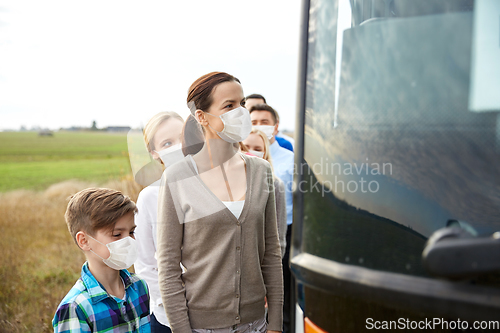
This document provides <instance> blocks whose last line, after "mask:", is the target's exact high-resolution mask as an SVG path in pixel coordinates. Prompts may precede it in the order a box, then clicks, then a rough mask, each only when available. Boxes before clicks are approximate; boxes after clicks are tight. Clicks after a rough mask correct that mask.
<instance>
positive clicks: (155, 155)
mask: <svg viewBox="0 0 500 333" xmlns="http://www.w3.org/2000/svg"><path fill="white" fill-rule="evenodd" d="M150 153H151V156H153V158H154V159H155V160H156V161H158V162H160V163H163V162H162V161H161V158H160V155H159V154H158V153H157V152H156V151H154V150H151V151H150Z"/></svg>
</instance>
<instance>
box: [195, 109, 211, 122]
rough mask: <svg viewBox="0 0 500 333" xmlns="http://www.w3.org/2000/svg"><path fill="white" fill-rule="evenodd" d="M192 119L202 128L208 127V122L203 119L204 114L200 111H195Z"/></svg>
mask: <svg viewBox="0 0 500 333" xmlns="http://www.w3.org/2000/svg"><path fill="white" fill-rule="evenodd" d="M194 117H195V119H196V121H197V122H198V123H199V124H200V125H202V126H207V125H208V121H207V119H206V117H205V112H203V111H202V110H199V109H198V110H196V112H195V113H194Z"/></svg>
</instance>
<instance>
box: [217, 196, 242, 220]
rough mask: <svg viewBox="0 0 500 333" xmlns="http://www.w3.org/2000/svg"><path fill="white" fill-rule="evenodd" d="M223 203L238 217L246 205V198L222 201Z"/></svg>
mask: <svg viewBox="0 0 500 333" xmlns="http://www.w3.org/2000/svg"><path fill="white" fill-rule="evenodd" d="M222 203H223V204H224V205H225V206H226V207H227V209H229V210H230V211H231V213H233V215H234V216H236V218H237V219H239V218H240V215H241V212H242V211H243V206H244V205H245V200H241V201H222Z"/></svg>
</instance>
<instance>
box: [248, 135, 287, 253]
mask: <svg viewBox="0 0 500 333" xmlns="http://www.w3.org/2000/svg"><path fill="white" fill-rule="evenodd" d="M243 145H245V147H246V148H247V150H248V152H249V153H250V154H252V155H255V156H257V157H260V158H263V159H265V160H266V161H268V162H269V164H271V167H272V166H273V162H272V159H271V152H270V149H269V140H268V136H267V135H266V134H265V133H264V132H263V131H261V130H258V129H257V128H255V126H254V127H253V129H252V131H251V132H250V135H248V137H247V138H246V139H245V140H243ZM273 178H274V192H275V197H276V220H277V223H278V236H279V240H280V246H281V258H282V259H283V256H284V255H285V248H286V226H287V225H286V198H285V184H283V182H282V181H281V179H279V178H278V177H277V176H276V175H275V174H274V172H273Z"/></svg>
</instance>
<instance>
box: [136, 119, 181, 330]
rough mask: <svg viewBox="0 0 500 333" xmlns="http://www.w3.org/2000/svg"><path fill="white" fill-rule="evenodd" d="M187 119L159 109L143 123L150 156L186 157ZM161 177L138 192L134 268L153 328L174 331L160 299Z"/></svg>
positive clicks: (165, 163) (171, 161) (165, 159)
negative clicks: (143, 282)
mask: <svg viewBox="0 0 500 333" xmlns="http://www.w3.org/2000/svg"><path fill="white" fill-rule="evenodd" d="M183 124H184V120H183V119H182V117H181V116H179V115H178V114H177V113H175V112H160V113H158V114H156V115H155V116H153V117H152V118H151V119H150V120H149V121H148V123H147V124H146V126H145V127H144V131H143V135H144V141H145V143H146V147H147V149H148V151H149V153H150V154H151V156H152V157H153V158H154V159H155V160H157V161H158V162H160V163H161V164H162V165H163V167H164V168H166V167H168V166H170V165H172V164H174V163H175V162H177V161H179V160H181V159H183V158H184V155H183V154H182V149H181V133H182V126H183ZM159 189H160V180H159V179H158V180H157V181H156V182H154V183H152V184H151V185H149V186H148V187H146V188H144V189H143V190H142V191H141V193H139V198H138V199H137V208H138V213H137V214H136V215H135V224H136V225H137V228H136V229H135V238H136V240H137V248H138V254H139V255H138V259H137V261H136V262H135V264H134V269H135V272H136V273H137V274H139V275H140V276H141V277H142V278H143V279H144V280H146V282H147V284H148V286H149V294H150V299H151V305H150V308H151V312H152V313H151V331H152V332H153V333H157V332H166V333H171V330H170V327H169V323H168V319H167V316H166V314H165V309H164V307H163V304H162V302H161V296H160V289H159V286H158V264H157V261H156V245H157V244H156V228H157V225H158V223H157V220H158V219H157V212H158V192H159Z"/></svg>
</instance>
